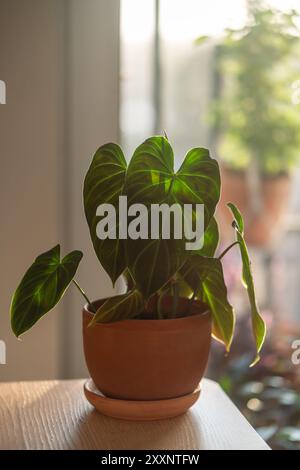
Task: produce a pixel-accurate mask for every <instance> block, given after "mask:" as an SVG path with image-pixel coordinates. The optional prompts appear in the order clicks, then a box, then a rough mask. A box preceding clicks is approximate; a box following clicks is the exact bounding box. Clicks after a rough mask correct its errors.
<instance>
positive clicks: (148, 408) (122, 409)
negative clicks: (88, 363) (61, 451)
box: [84, 379, 200, 421]
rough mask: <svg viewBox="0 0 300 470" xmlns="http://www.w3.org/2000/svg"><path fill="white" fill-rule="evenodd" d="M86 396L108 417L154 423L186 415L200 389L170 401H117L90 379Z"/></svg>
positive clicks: (85, 385) (85, 386)
mask: <svg viewBox="0 0 300 470" xmlns="http://www.w3.org/2000/svg"><path fill="white" fill-rule="evenodd" d="M84 394H85V396H86V398H87V400H88V401H89V402H90V403H91V405H93V406H94V407H95V408H96V409H97V410H98V411H100V413H102V414H104V415H106V416H110V417H112V418H119V419H126V420H128V421H154V420H158V419H166V418H173V417H174V416H178V415H181V414H183V413H185V412H186V411H187V410H188V409H189V408H190V407H191V406H192V405H193V404H194V403H195V402H196V401H197V400H198V398H199V395H200V387H197V388H196V390H195V391H194V392H193V393H190V394H188V395H184V396H182V397H178V398H170V399H168V400H154V401H135V400H117V399H115V398H108V397H105V396H104V395H103V394H102V393H101V392H100V391H99V390H98V389H97V388H96V386H95V384H94V382H93V381H92V379H89V380H87V381H86V382H85V384H84Z"/></svg>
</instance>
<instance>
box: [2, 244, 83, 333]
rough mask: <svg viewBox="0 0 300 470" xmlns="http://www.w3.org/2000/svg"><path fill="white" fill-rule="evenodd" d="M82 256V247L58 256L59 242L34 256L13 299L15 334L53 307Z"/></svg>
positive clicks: (29, 325) (11, 311)
mask: <svg viewBox="0 0 300 470" xmlns="http://www.w3.org/2000/svg"><path fill="white" fill-rule="evenodd" d="M81 258H82V253H81V251H72V252H71V253H69V254H68V255H67V256H65V257H64V258H63V259H62V260H61V259H60V246H59V245H57V246H55V247H54V248H52V249H51V250H49V251H47V252H45V253H43V254H41V255H40V256H38V257H37V258H36V260H35V261H34V263H33V264H32V266H31V267H30V268H29V269H28V270H27V272H26V273H25V275H24V277H23V279H22V281H21V283H20V285H19V286H18V288H17V290H16V292H15V294H14V296H13V299H12V304H11V308H10V315H11V326H12V330H13V332H14V333H15V335H16V336H20V335H21V334H22V333H24V332H25V331H27V330H29V328H31V327H32V326H33V325H34V324H35V323H36V322H37V321H38V320H39V319H40V318H41V317H42V316H43V315H45V313H47V312H49V310H51V309H52V308H53V307H55V305H56V304H57V303H58V302H59V300H60V299H61V297H62V296H63V294H64V292H65V290H66V289H67V287H68V285H69V284H70V282H71V281H72V279H73V277H74V276H75V273H76V270H77V267H78V265H79V263H80V260H81Z"/></svg>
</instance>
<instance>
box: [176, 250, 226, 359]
mask: <svg viewBox="0 0 300 470" xmlns="http://www.w3.org/2000/svg"><path fill="white" fill-rule="evenodd" d="M181 276H182V277H183V278H184V279H185V281H186V282H187V283H188V285H189V286H190V287H191V289H192V290H193V291H194V292H195V293H196V296H197V297H198V298H200V300H202V301H203V302H204V303H206V304H207V305H208V306H209V308H210V311H211V313H212V316H213V334H214V336H215V338H216V339H218V340H219V341H221V342H222V343H224V344H225V346H226V349H227V351H229V349H230V346H231V342H232V337H233V331H234V324H235V316H234V311H233V308H232V306H231V305H230V303H229V302H228V299H227V288H226V285H225V281H224V275H223V268H222V264H221V261H220V260H218V259H217V258H205V257H203V256H199V255H194V256H191V257H190V258H189V263H185V265H184V266H183V268H182V269H181Z"/></svg>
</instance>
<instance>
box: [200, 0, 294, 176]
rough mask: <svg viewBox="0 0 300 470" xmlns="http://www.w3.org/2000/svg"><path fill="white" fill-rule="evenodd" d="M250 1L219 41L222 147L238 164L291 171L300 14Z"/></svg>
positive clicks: (259, 0) (264, 171) (231, 161)
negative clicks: (239, 23)
mask: <svg viewBox="0 0 300 470" xmlns="http://www.w3.org/2000/svg"><path fill="white" fill-rule="evenodd" d="M247 5H248V19H247V22H246V25H245V26H244V27H243V28H241V29H238V30H232V29H227V30H226V34H225V37H224V39H223V40H222V42H221V43H220V44H219V45H218V46H217V51H216V57H217V73H218V74H219V75H220V84H219V87H218V88H219V91H218V95H219V96H218V97H217V98H216V100H215V112H214V113H213V116H214V124H215V127H216V133H217V136H218V141H219V143H218V150H219V153H220V155H221V158H222V159H223V160H224V161H225V162H226V163H227V164H228V165H229V166H230V167H232V168H233V169H246V168H247V167H248V166H249V164H251V162H254V163H255V165H256V168H257V171H258V172H259V173H260V174H279V173H286V172H288V170H289V169H291V168H293V167H294V166H295V164H296V163H297V162H298V160H299V156H300V153H299V147H300V133H299V128H300V114H299V109H298V107H297V106H296V105H295V104H294V105H293V103H292V95H293V93H294V91H293V88H292V86H293V83H297V82H296V81H297V80H299V73H300V70H299V58H300V49H299V28H298V26H297V20H299V15H298V14H297V13H296V11H294V10H291V11H288V12H281V11H279V10H277V9H275V8H271V7H267V6H266V5H265V2H264V1H263V0H248V2H247ZM202 39H203V38H202Z"/></svg>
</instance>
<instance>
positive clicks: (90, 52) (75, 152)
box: [0, 0, 119, 381]
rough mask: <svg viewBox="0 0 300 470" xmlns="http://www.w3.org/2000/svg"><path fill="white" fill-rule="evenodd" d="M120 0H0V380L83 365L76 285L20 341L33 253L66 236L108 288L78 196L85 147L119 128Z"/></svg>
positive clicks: (86, 280)
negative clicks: (3, 356)
mask: <svg viewBox="0 0 300 470" xmlns="http://www.w3.org/2000/svg"><path fill="white" fill-rule="evenodd" d="M118 20H119V1H118V0H111V1H109V2H108V1H106V0H88V1H82V0H43V1H41V0H26V1H24V0H0V79H1V80H4V81H5V82H6V85H7V104H5V105H0V213H1V225H0V261H1V271H0V340H4V341H5V342H6V345H7V365H5V366H3V365H0V380H1V381H2V380H21V379H36V378H38V379H43V378H52V377H61V376H79V375H81V374H84V373H85V368H84V361H83V355H82V344H81V312H80V309H81V305H82V299H81V298H79V295H78V294H77V292H74V291H73V292H71V293H70V295H69V297H68V299H66V301H65V302H64V303H63V305H61V306H60V307H57V308H56V309H55V310H54V311H53V312H51V313H50V314H49V315H48V316H47V317H45V318H44V319H42V320H41V321H40V322H39V323H38V325H37V326H36V327H35V328H34V329H33V330H32V331H30V332H28V333H27V334H26V335H24V337H23V340H22V341H17V340H16V339H15V338H14V337H13V335H12V334H11V332H10V328H9V318H8V311H9V303H10V297H11V294H12V292H13V290H14V288H15V287H16V285H17V283H18V282H19V280H20V277H21V276H22V274H23V273H24V270H25V269H26V268H27V267H28V266H29V265H30V263H31V262H32V261H33V259H34V258H35V256H36V255H37V254H39V253H40V252H42V251H44V250H46V249H49V248H51V247H52V246H54V245H55V244H56V243H57V242H59V241H61V242H62V247H63V251H64V252H66V250H69V249H72V248H78V249H81V250H82V251H84V253H85V257H84V260H83V262H82V267H81V268H80V273H79V275H78V279H79V280H80V281H82V284H83V286H84V287H85V288H86V290H87V291H88V293H89V294H90V295H91V297H101V296H105V295H108V293H109V292H111V287H110V283H109V282H108V280H107V277H106V275H105V274H104V273H103V272H102V271H101V270H100V268H99V264H98V262H97V261H96V258H95V256H94V254H93V251H92V248H91V244H90V241H89V235H88V230H87V227H86V224H85V220H84V216H83V208H82V202H81V190H82V181H83V177H84V173H85V170H86V168H87V166H88V164H89V159H90V155H91V153H92V152H93V151H94V150H95V149H96V148H97V146H99V145H101V144H102V143H104V142H106V141H108V140H116V139H117V137H118V64H119V53H118V51H119V44H118V29H119V27H118Z"/></svg>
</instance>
